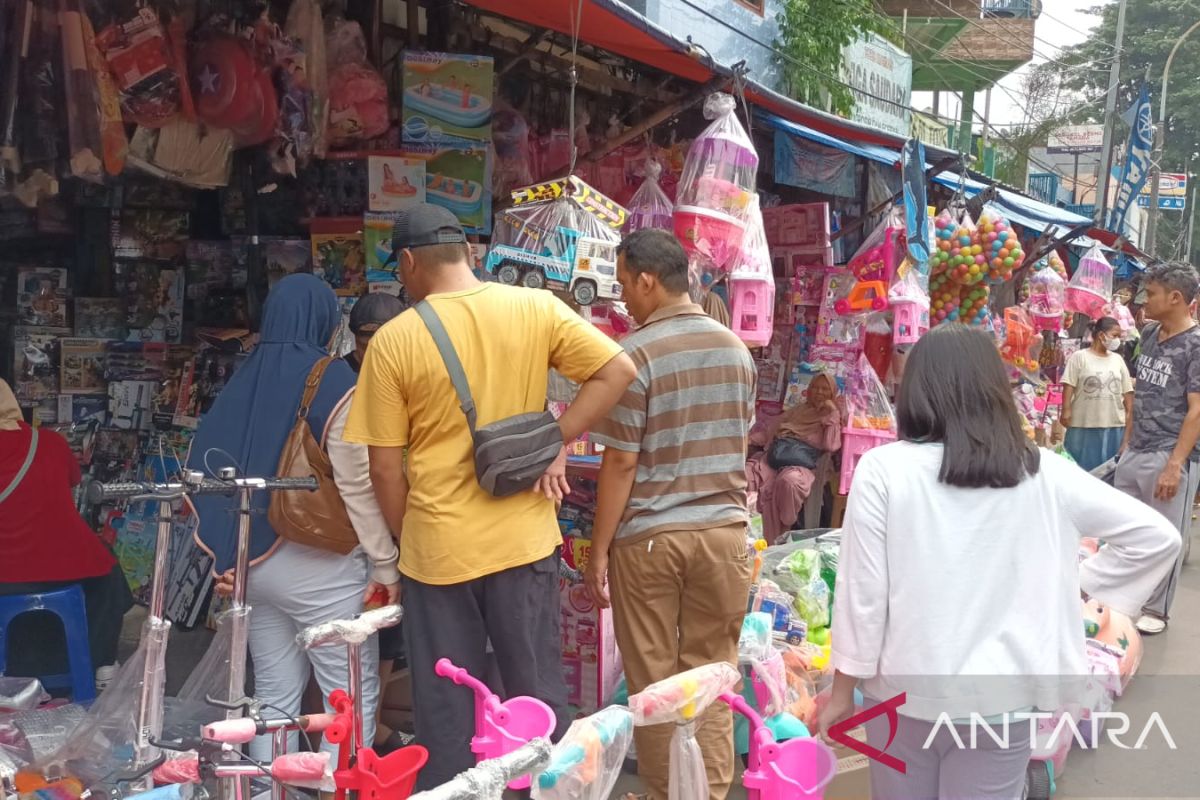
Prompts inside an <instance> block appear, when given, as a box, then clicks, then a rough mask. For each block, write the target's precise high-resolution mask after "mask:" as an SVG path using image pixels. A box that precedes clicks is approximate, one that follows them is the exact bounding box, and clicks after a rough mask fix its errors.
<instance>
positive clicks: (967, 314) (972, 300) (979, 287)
mask: <svg viewBox="0 0 1200 800" xmlns="http://www.w3.org/2000/svg"><path fill="white" fill-rule="evenodd" d="M990 295H991V290H990V289H988V287H987V285H986V284H976V285H974V286H964V287H963V289H962V294H961V297H960V300H959V305H958V320H959V322H962V323H963V324H965V325H979V326H982V325H986V324H987V321H988V299H989V297H990Z"/></svg>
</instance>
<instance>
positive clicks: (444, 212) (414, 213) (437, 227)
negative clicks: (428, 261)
mask: <svg viewBox="0 0 1200 800" xmlns="http://www.w3.org/2000/svg"><path fill="white" fill-rule="evenodd" d="M460 242H461V243H463V244H466V242H467V235H466V234H465V233H463V229H462V225H460V224H459V222H458V217H456V216H454V214H453V213H452V212H451V211H450V210H449V209H446V208H442V207H441V206H435V205H433V204H432V203H419V204H418V205H415V206H413V207H412V208H410V209H408V210H407V211H401V212H400V213H399V214H398V215H397V216H396V224H395V225H393V226H392V253H393V254H395V253H398V252H400V251H401V250H403V249H404V248H406V247H409V248H412V247H427V246H429V245H435V244H457V243H460ZM393 257H394V255H393Z"/></svg>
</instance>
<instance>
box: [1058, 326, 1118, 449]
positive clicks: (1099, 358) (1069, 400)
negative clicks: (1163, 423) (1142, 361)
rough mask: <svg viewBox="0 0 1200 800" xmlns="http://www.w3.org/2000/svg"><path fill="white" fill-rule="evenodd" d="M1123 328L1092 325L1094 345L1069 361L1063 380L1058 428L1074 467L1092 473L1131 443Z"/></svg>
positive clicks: (1076, 354)
mask: <svg viewBox="0 0 1200 800" xmlns="http://www.w3.org/2000/svg"><path fill="white" fill-rule="evenodd" d="M1120 350H1121V326H1120V324H1119V323H1118V322H1117V321H1116V320H1115V319H1113V318H1112V317H1101V318H1100V319H1099V320H1097V321H1096V322H1095V323H1094V324H1093V325H1092V346H1091V347H1089V348H1088V349H1086V350H1080V351H1079V352H1077V353H1075V355H1073V356H1071V358H1070V360H1069V361H1068V362H1067V369H1066V373H1065V374H1064V375H1063V379H1062V382H1063V415H1062V424H1063V427H1065V428H1066V429H1067V438H1066V442H1065V444H1066V448H1067V452H1068V453H1070V454H1071V457H1072V458H1074V459H1075V463H1077V464H1079V466H1081V467H1083V468H1084V469H1086V470H1093V469H1095V468H1096V467H1098V466H1100V465H1101V464H1103V463H1104V462H1105V461H1108V460H1109V459H1110V458H1112V457H1113V456H1115V455H1116V454H1117V453H1118V452H1121V451H1124V449H1125V446H1126V445H1127V444H1128V443H1129V429H1130V427H1131V426H1132V424H1133V380H1132V379H1131V378H1130V376H1129V367H1127V366H1126V364H1125V359H1123V358H1121V356H1120Z"/></svg>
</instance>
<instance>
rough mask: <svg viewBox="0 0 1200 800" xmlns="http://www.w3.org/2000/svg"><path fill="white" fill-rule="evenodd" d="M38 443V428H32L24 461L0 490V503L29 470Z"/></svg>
mask: <svg viewBox="0 0 1200 800" xmlns="http://www.w3.org/2000/svg"><path fill="white" fill-rule="evenodd" d="M37 444H38V429H37V428H33V435H32V436H30V437H29V452H28V453H26V454H25V463H24V464H22V465H21V468H20V469H19V470H17V475H16V477H14V478H13V479H12V483H10V484H9V485H8V488H6V489H5V490H4V491H3V492H0V503H3V502H4V501H5V500H7V499H8V496H9V495H10V494H12V493H13V492H14V491H16V489H17V486H19V485H20V483H21V480H22V479H24V477H25V473H27V472H29V468H30V467H31V466H33V456H34V454H35V453H36V452H37Z"/></svg>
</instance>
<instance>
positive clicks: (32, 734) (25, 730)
mask: <svg viewBox="0 0 1200 800" xmlns="http://www.w3.org/2000/svg"><path fill="white" fill-rule="evenodd" d="M86 717H87V709H85V708H84V707H83V706H80V705H76V704H74V703H71V704H69V705H63V706H53V707H49V708H35V709H33V710H30V711H20V712H17V713H16V714H10V715H7V716H5V717H4V718H3V719H2V720H0V750H3V751H4V752H6V753H7V754H8V756H9V758H10V759H11V760H12V761H13V762H15V763H18V764H19V765H20V766H24V765H25V764H33V763H38V762H41V761H42V760H44V759H46V758H48V757H49V756H51V755H53V754H54V753H55V752H56V751H58V750H59V749H60V748H61V747H63V745H65V744H66V742H67V740H68V739H69V738H70V736H71V735H72V734H73V733H74V732H75V731H76V729H78V728H79V726H80V724H81V723H82V722H83V721H84V719H85V718H86Z"/></svg>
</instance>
